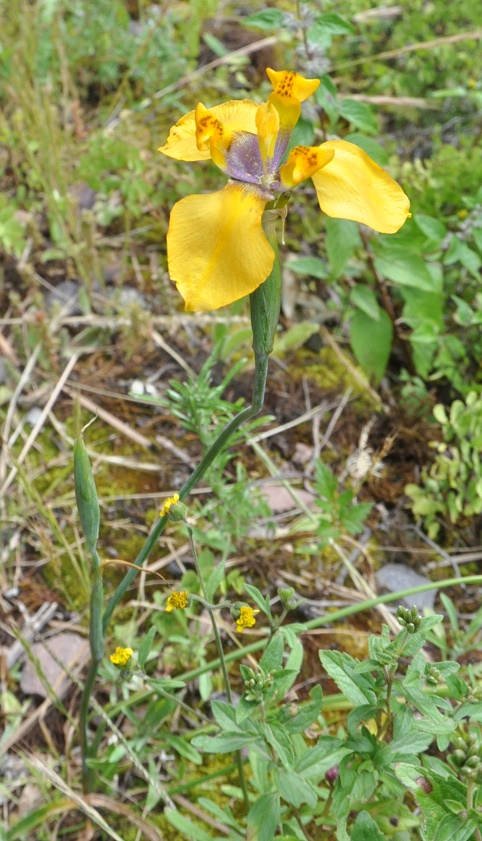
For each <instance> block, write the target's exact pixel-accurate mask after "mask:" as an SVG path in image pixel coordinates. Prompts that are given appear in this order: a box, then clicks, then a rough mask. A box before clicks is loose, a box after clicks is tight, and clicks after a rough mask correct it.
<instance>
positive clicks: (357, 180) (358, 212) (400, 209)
mask: <svg viewBox="0 0 482 841" xmlns="http://www.w3.org/2000/svg"><path fill="white" fill-rule="evenodd" d="M320 148H321V149H333V150H334V152H335V155H334V157H333V159H332V160H331V161H330V162H329V163H328V164H326V166H324V167H323V168H322V169H320V170H319V171H318V172H317V173H315V174H314V175H313V176H312V179H313V184H314V185H315V189H316V194H317V196H318V201H319V203H320V207H321V209H322V210H323V212H324V213H326V214H327V216H334V217H335V218H337V219H352V220H353V221H354V222H361V223H362V224H363V225H368V227H369V228H373V230H375V231H379V232H380V233H382V234H394V233H395V232H396V231H398V229H399V228H401V227H402V225H403V223H404V222H405V220H406V219H407V217H408V216H410V213H409V207H410V201H409V199H408V196H406V195H405V193H404V192H403V190H402V188H401V187H400V185H399V184H397V182H396V181H394V180H393V178H391V176H390V175H388V173H387V172H385V170H383V169H382V168H381V167H380V166H378V164H376V163H375V162H374V161H372V159H371V158H369V157H368V155H367V154H366V153H365V152H364V151H363V150H362V149H360V148H359V147H358V146H355V145H354V144H353V143H348V142H347V141H346V140H329V141H328V142H327V143H322V144H321V147H320Z"/></svg>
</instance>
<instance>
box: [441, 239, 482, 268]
mask: <svg viewBox="0 0 482 841" xmlns="http://www.w3.org/2000/svg"><path fill="white" fill-rule="evenodd" d="M457 262H459V263H462V265H463V266H464V267H465V268H466V269H467V271H468V272H470V274H471V275H473V276H474V277H475V278H476V279H478V278H479V269H480V267H481V265H482V259H481V258H480V257H479V255H478V254H477V252H476V251H473V250H472V249H471V248H469V246H468V245H467V244H466V243H465V242H463V241H462V240H460V239H459V238H458V237H455V236H454V237H452V241H451V243H450V246H449V248H448V250H447V252H446V254H445V257H444V264H445V265H446V266H451V265H453V263H457Z"/></svg>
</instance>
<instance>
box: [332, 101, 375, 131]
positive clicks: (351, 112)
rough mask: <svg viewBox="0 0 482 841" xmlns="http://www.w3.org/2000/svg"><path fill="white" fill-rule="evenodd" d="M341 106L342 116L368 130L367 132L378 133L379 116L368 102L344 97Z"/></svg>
mask: <svg viewBox="0 0 482 841" xmlns="http://www.w3.org/2000/svg"><path fill="white" fill-rule="evenodd" d="M339 107H340V114H341V116H342V117H344V118H345V120H348V122H349V123H351V125H352V126H355V128H357V129H359V130H360V131H364V132H366V134H378V120H377V117H376V115H375V114H374V113H373V111H372V109H371V108H370V106H369V105H367V104H366V102H358V100H356V99H342V100H341V101H340V105H339Z"/></svg>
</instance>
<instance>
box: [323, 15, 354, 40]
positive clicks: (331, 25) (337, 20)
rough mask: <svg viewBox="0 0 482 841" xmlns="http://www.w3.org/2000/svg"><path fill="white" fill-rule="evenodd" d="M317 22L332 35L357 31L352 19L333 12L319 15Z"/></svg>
mask: <svg viewBox="0 0 482 841" xmlns="http://www.w3.org/2000/svg"><path fill="white" fill-rule="evenodd" d="M316 23H317V24H318V26H320V27H322V28H323V29H324V30H326V31H327V32H330V33H331V34H332V35H350V34H351V33H352V32H354V31H355V27H354V26H353V24H352V23H350V21H348V20H347V19H346V18H344V17H341V16H340V15H337V14H336V13H333V12H328V13H327V14H323V15H318V17H317V18H316Z"/></svg>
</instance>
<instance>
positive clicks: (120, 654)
mask: <svg viewBox="0 0 482 841" xmlns="http://www.w3.org/2000/svg"><path fill="white" fill-rule="evenodd" d="M133 654H134V652H133V650H132V648H121V647H120V646H117V648H116V650H115V651H114V653H113V654H111V655H110V657H109V660H110V661H111V663H113V664H114V666H119V667H120V668H121V669H123V668H124V667H125V666H127V663H128V662H129V660H130V659H131V657H132V655H133Z"/></svg>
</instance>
